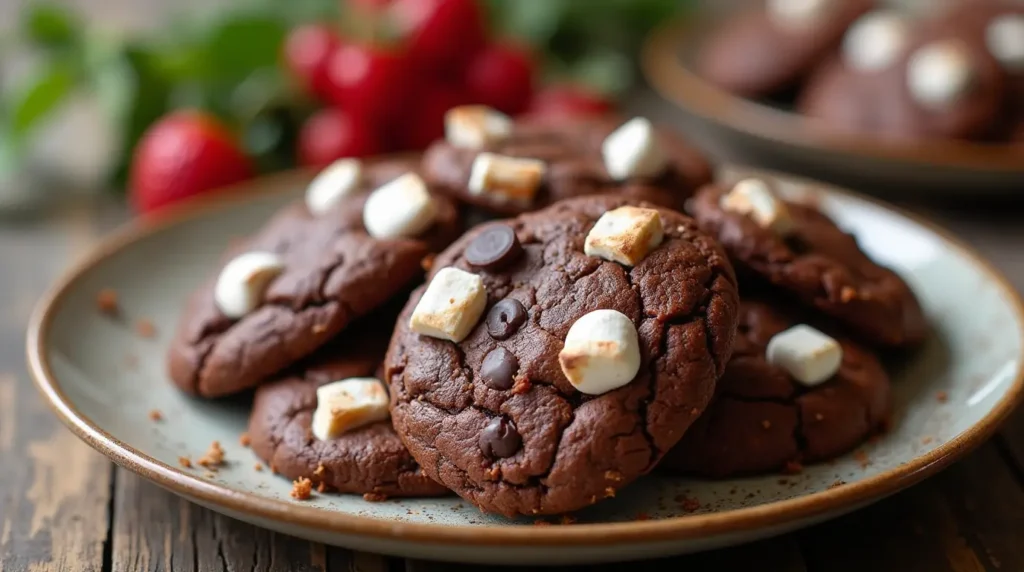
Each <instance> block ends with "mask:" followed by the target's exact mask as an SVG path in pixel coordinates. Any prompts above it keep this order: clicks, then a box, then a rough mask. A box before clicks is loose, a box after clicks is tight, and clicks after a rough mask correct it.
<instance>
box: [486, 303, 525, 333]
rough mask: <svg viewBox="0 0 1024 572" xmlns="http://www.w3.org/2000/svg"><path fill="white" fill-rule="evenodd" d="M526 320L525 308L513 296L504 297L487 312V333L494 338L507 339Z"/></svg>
mask: <svg viewBox="0 0 1024 572" xmlns="http://www.w3.org/2000/svg"><path fill="white" fill-rule="evenodd" d="M525 321H526V308H525V307H524V306H523V304H522V302H520V301H519V300H516V299H514V298H505V299H504V300H501V301H500V302H498V303H497V304H495V305H494V307H493V308H491V311H490V312H488V313H487V333H488V334H491V337H492V338H494V339H496V340H507V339H509V338H510V337H512V334H514V333H516V331H517V330H518V329H519V327H520V326H522V325H523V322H525Z"/></svg>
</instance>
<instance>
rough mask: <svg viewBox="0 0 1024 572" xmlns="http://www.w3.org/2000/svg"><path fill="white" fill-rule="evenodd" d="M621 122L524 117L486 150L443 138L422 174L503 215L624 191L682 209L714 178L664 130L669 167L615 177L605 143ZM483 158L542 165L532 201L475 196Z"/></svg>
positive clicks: (425, 162)
mask: <svg viewBox="0 0 1024 572" xmlns="http://www.w3.org/2000/svg"><path fill="white" fill-rule="evenodd" d="M621 124H622V121H621V120H620V119H619V118H616V117H602V118H596V119H595V118H591V119H585V120H583V119H572V120H568V119H567V120H558V121H549V120H545V121H543V122H541V121H539V120H536V119H534V120H519V121H517V122H515V123H514V124H513V125H512V127H511V132H510V133H509V135H508V136H507V137H505V138H502V139H500V140H497V141H493V142H489V143H487V144H486V145H484V146H483V147H481V148H466V147H457V146H455V145H452V144H451V143H449V142H448V141H445V140H441V141H438V142H436V143H434V144H433V145H432V146H431V147H430V148H429V149H427V152H426V153H425V154H424V157H423V170H424V174H425V175H426V177H427V178H428V179H429V180H430V181H431V183H434V184H435V185H437V188H438V189H439V190H440V191H441V192H444V193H446V194H448V195H449V196H452V197H454V198H456V199H457V200H459V201H460V202H465V203H468V204H471V205H474V206H477V207H479V208H481V209H484V210H487V211H490V212H493V213H497V214H503V215H516V214H520V213H523V212H528V211H532V210H535V209H538V208H542V207H545V206H548V205H550V204H552V203H554V202H557V201H560V200H563V199H569V198H574V197H580V196H584V195H593V194H599V193H618V194H625V195H628V196H630V197H631V198H633V199H635V200H645V201H650V202H654V203H657V204H659V205H662V206H666V207H670V208H678V209H681V208H682V205H683V202H684V201H685V200H686V199H687V198H688V197H689V196H690V195H692V194H693V192H694V191H695V190H696V189H698V188H699V187H700V186H701V185H704V184H705V183H707V182H709V181H710V180H711V177H712V170H711V166H710V165H709V163H708V161H707V159H705V158H704V156H703V155H702V154H701V153H700V151H698V150H697V149H696V148H695V147H692V146H691V145H690V144H688V143H687V142H686V141H684V140H683V139H682V138H681V137H679V136H678V135H676V134H674V133H672V132H670V131H668V130H665V129H657V130H656V134H657V136H656V139H657V143H658V145H659V147H660V149H661V153H662V154H663V155H664V156H665V157H666V159H667V161H666V165H667V166H666V167H665V169H663V170H662V171H661V172H660V173H659V174H658V175H656V176H653V177H630V178H627V179H626V180H624V181H618V180H615V179H614V178H613V177H612V176H611V175H610V174H609V173H608V169H607V167H606V166H605V162H604V159H603V158H602V144H603V143H604V141H605V138H607V137H608V135H610V134H611V133H612V132H613V131H615V130H616V128H618V127H619V126H620V125H621ZM481 153H493V154H496V155H499V156H502V157H510V158H516V159H531V160H539V161H541V162H542V163H543V164H544V165H545V170H544V173H543V176H542V177H541V179H540V183H539V187H538V188H537V190H536V194H535V195H534V196H533V198H532V199H531V200H529V201H528V202H519V201H508V200H502V198H500V197H497V196H493V195H488V194H486V193H481V194H477V193H473V192H471V190H470V187H471V184H470V183H471V175H472V172H473V166H474V161H475V160H476V159H477V157H478V155H480V154H481Z"/></svg>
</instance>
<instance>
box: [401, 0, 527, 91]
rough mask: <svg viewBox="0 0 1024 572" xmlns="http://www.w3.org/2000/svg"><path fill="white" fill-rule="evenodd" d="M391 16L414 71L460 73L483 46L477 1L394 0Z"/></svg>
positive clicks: (483, 40)
mask: <svg viewBox="0 0 1024 572" xmlns="http://www.w3.org/2000/svg"><path fill="white" fill-rule="evenodd" d="M531 1H534V0H531ZM535 1H542V0H535ZM390 15H391V18H392V20H393V21H394V23H395V25H396V27H397V29H398V31H399V32H400V33H401V34H402V36H403V37H405V38H406V42H407V47H408V52H409V55H410V57H411V58H413V59H414V61H415V64H416V67H417V68H421V69H426V70H430V71H432V72H435V73H439V74H441V75H443V76H445V77H449V78H450V77H453V76H454V75H457V74H458V73H459V72H461V71H462V69H463V68H464V67H465V65H466V62H468V61H469V59H470V58H472V57H473V55H474V54H476V52H478V51H480V48H482V47H483V45H484V42H485V38H486V30H485V29H484V19H483V14H481V11H480V6H479V5H478V4H477V2H476V0H394V2H392V4H391V8H390Z"/></svg>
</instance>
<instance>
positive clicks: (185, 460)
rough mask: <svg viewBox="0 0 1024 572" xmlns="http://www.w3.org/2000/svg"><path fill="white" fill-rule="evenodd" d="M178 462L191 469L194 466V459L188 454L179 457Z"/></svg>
mask: <svg viewBox="0 0 1024 572" xmlns="http://www.w3.org/2000/svg"><path fill="white" fill-rule="evenodd" d="M178 464H179V465H181V466H182V468H185V469H191V468H192V459H189V458H188V457H186V456H181V457H178Z"/></svg>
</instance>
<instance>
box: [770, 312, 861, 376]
mask: <svg viewBox="0 0 1024 572" xmlns="http://www.w3.org/2000/svg"><path fill="white" fill-rule="evenodd" d="M765 357H766V358H767V359H768V363H771V364H772V365H776V366H779V367H781V368H782V369H784V370H786V371H787V372H789V374H790V375H791V376H793V378H794V379H796V380H797V381H799V382H800V383H802V384H803V385H806V386H809V387H813V386H815V385H818V384H821V383H824V382H826V381H828V380H829V379H831V378H832V376H833V375H835V374H836V372H837V371H839V365H840V364H841V363H843V347H842V346H840V345H839V342H837V341H835V340H834V339H832V338H831V337H829V336H827V335H825V334H823V333H821V332H819V331H818V330H816V329H814V328H812V327H810V326H808V325H805V324H800V325H798V326H793V327H792V328H790V329H788V330H786V331H784V332H779V333H778V334H775V335H774V336H772V339H771V340H770V341H769V342H768V349H767V351H766V352H765Z"/></svg>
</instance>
